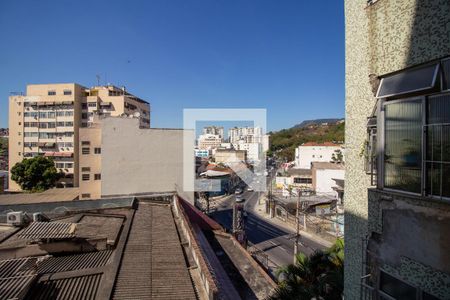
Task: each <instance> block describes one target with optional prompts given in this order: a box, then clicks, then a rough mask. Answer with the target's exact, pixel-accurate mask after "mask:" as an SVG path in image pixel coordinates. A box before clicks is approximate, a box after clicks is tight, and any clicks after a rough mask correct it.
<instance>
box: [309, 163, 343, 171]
mask: <svg viewBox="0 0 450 300" xmlns="http://www.w3.org/2000/svg"><path fill="white" fill-rule="evenodd" d="M311 166H312V168H315V169H323V170H344V169H345V165H344V164H342V163H332V162H318V161H316V162H312V163H311Z"/></svg>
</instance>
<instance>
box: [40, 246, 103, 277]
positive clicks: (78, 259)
mask: <svg viewBox="0 0 450 300" xmlns="http://www.w3.org/2000/svg"><path fill="white" fill-rule="evenodd" d="M111 253H112V250H105V251H98V252H90V253H82V254H75V255H69V256H60V257H50V258H48V259H46V260H45V261H43V262H42V263H40V264H39V266H38V268H37V272H38V273H40V274H44V273H57V272H66V271H74V270H81V269H91V268H97V267H102V266H104V265H106V264H107V263H108V260H109V258H110V257H111Z"/></svg>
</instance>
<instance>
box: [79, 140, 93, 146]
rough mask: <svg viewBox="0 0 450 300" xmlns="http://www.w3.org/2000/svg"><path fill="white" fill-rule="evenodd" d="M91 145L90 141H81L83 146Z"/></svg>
mask: <svg viewBox="0 0 450 300" xmlns="http://www.w3.org/2000/svg"><path fill="white" fill-rule="evenodd" d="M90 144H91V142H89V141H81V145H82V146H89V145H90Z"/></svg>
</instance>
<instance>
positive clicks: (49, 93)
mask: <svg viewBox="0 0 450 300" xmlns="http://www.w3.org/2000/svg"><path fill="white" fill-rule="evenodd" d="M47 95H49V96H55V95H56V91H54V90H51V91H48V93H47Z"/></svg>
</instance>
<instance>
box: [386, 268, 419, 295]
mask: <svg viewBox="0 0 450 300" xmlns="http://www.w3.org/2000/svg"><path fill="white" fill-rule="evenodd" d="M380 294H381V296H390V297H393V298H395V299H398V300H403V299H404V300H410V299H416V294H417V290H416V288H415V287H412V286H410V285H409V284H407V283H405V282H403V281H401V280H399V279H397V278H395V277H393V276H391V275H389V274H387V273H385V272H383V271H380ZM383 298H384V297H383Z"/></svg>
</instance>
